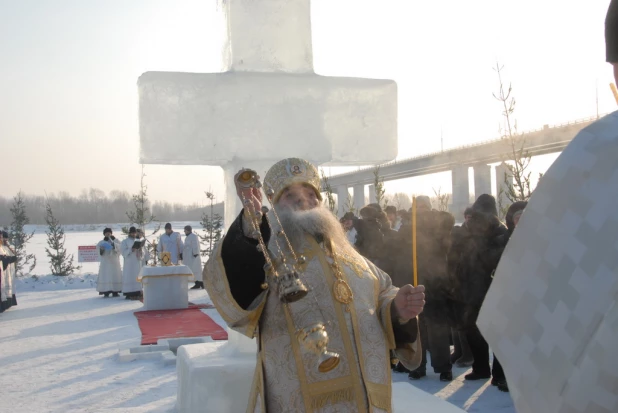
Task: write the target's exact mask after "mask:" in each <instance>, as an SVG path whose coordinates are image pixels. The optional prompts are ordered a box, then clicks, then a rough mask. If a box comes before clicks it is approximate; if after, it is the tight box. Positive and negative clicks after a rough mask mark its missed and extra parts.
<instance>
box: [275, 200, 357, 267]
mask: <svg viewBox="0 0 618 413" xmlns="http://www.w3.org/2000/svg"><path fill="white" fill-rule="evenodd" d="M274 209H275V211H276V213H277V216H278V217H279V221H280V222H281V227H283V230H284V231H285V234H286V235H287V237H288V239H289V240H290V244H292V248H293V249H294V251H295V252H296V253H300V251H301V250H302V249H303V245H304V243H305V236H306V235H307V234H308V235H311V236H313V237H314V238H318V239H319V237H323V238H325V239H329V240H331V241H332V242H333V244H334V246H335V248H336V249H337V251H338V252H343V253H345V254H348V255H354V254H355V250H354V247H352V245H351V244H350V241H349V240H348V237H347V235H346V233H345V231H344V229H343V226H342V225H341V223H340V222H339V221H338V220H337V218H336V217H335V216H334V215H333V213H332V212H330V211H329V210H328V209H327V208H326V207H325V206H323V205H320V206H318V207H316V208H313V209H310V210H307V211H294V210H292V209H291V208H286V207H280V206H275V207H274ZM268 220H269V222H270V223H271V226H272V228H273V233H272V234H271V237H270V241H269V244H268V249H269V250H270V251H271V253H272V254H273V255H275V256H278V255H279V254H280V253H279V248H278V247H277V244H276V241H278V243H279V247H281V249H282V250H283V252H284V255H288V254H289V248H288V246H287V243H286V241H285V238H284V237H282V236H278V235H277V232H278V231H279V229H280V226H279V224H278V222H277V219H276V217H275V216H274V213H273V211H270V212H269V213H268Z"/></svg>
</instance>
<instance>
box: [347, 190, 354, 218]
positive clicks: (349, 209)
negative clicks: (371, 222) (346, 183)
mask: <svg viewBox="0 0 618 413" xmlns="http://www.w3.org/2000/svg"><path fill="white" fill-rule="evenodd" d="M345 210H346V212H351V213H353V214H356V208H355V207H354V198H352V195H350V193H349V192H348V199H346V201H345Z"/></svg>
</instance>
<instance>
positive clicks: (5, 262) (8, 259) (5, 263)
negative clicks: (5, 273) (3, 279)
mask: <svg viewBox="0 0 618 413" xmlns="http://www.w3.org/2000/svg"><path fill="white" fill-rule="evenodd" d="M0 260H1V261H2V269H3V270H6V269H7V268H8V267H9V264H13V263H14V262H17V257H16V256H14V255H0Z"/></svg>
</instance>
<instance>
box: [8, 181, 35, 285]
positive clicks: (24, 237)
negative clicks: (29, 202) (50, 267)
mask: <svg viewBox="0 0 618 413" xmlns="http://www.w3.org/2000/svg"><path fill="white" fill-rule="evenodd" d="M11 215H12V216H13V221H12V222H11V226H10V228H9V230H8V233H9V244H11V245H12V246H13V250H14V251H15V256H16V257H17V261H16V262H15V270H16V271H17V274H18V275H24V268H26V267H28V266H29V268H28V271H27V272H32V270H33V269H34V267H35V266H36V257H35V256H34V254H28V253H27V252H26V244H27V243H28V241H30V239H31V238H32V237H33V236H34V231H32V232H31V233H26V231H25V230H24V227H25V226H26V225H28V224H29V223H30V219H29V218H28V215H27V214H26V204H25V202H24V197H23V194H22V193H21V191H19V192H18V193H17V195H15V197H14V198H13V206H12V207H11Z"/></svg>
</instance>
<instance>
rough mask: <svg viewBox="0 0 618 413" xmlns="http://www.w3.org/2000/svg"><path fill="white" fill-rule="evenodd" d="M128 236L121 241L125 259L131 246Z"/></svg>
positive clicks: (129, 252) (129, 253)
mask: <svg viewBox="0 0 618 413" xmlns="http://www.w3.org/2000/svg"><path fill="white" fill-rule="evenodd" d="M128 241H129V238H127V239H125V240H124V241H122V256H123V257H124V258H125V259H127V258H129V255H131V252H132V251H131V246H130V242H128Z"/></svg>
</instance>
